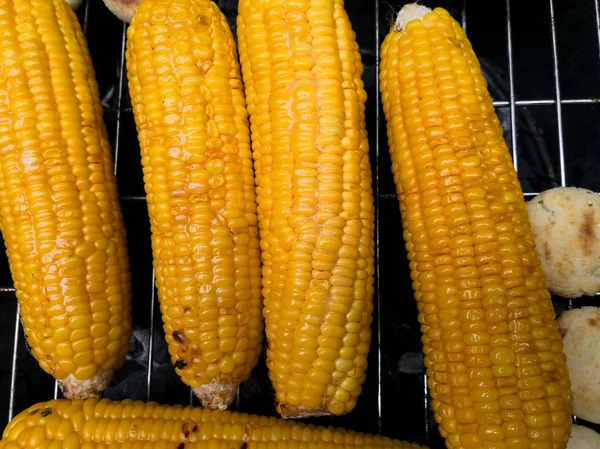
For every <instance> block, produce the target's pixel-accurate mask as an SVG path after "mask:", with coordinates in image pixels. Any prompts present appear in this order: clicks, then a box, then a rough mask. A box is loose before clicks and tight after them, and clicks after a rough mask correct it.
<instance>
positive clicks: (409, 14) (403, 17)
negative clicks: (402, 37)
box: [394, 3, 431, 31]
mask: <svg viewBox="0 0 600 449" xmlns="http://www.w3.org/2000/svg"><path fill="white" fill-rule="evenodd" d="M428 12H431V8H428V7H426V6H423V5H419V4H417V3H409V4H408V5H406V6H404V7H403V8H402V9H401V10H400V12H399V13H398V17H396V22H395V23H394V31H404V29H405V28H406V25H408V22H410V21H412V20H415V19H422V18H423V17H425V15H426V14H427V13H428Z"/></svg>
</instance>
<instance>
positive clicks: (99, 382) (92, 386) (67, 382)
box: [58, 369, 113, 399]
mask: <svg viewBox="0 0 600 449" xmlns="http://www.w3.org/2000/svg"><path fill="white" fill-rule="evenodd" d="M112 379H113V370H111V369H105V370H99V371H98V372H97V373H96V374H95V375H94V376H93V377H92V378H91V379H85V380H79V379H77V378H75V376H73V375H72V374H69V375H68V376H67V377H65V378H64V379H60V380H59V381H58V386H59V387H60V390H61V391H62V393H63V395H64V397H65V398H67V399H87V398H99V397H100V394H101V393H102V392H103V391H104V390H106V388H107V387H108V386H109V385H110V383H111V382H112Z"/></svg>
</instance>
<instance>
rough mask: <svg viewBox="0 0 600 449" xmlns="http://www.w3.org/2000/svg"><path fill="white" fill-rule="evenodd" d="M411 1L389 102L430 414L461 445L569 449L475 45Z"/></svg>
mask: <svg viewBox="0 0 600 449" xmlns="http://www.w3.org/2000/svg"><path fill="white" fill-rule="evenodd" d="M429 11H430V10H429V9H428V8H425V7H422V6H418V5H410V6H408V7H405V9H403V11H402V12H401V13H400V15H399V16H398V20H397V21H396V24H395V25H394V26H393V28H392V30H391V32H390V33H389V34H388V36H387V37H386V39H385V41H384V43H383V46H382V51H381V74H380V76H381V78H380V79H381V84H380V85H381V93H382V100H383V106H384V112H385V116H386V119H387V124H388V139H389V146H390V153H391V156H392V163H393V164H392V167H393V171H394V179H395V182H396V187H397V192H398V196H399V199H400V209H401V213H402V224H403V227H404V238H405V240H406V248H407V251H408V253H409V261H410V268H411V275H412V279H413V287H414V290H415V298H416V300H417V305H418V310H419V321H420V322H421V330H422V333H423V345H424V348H423V350H424V353H425V356H426V358H425V363H426V368H427V374H428V376H429V387H430V392H431V396H432V398H433V401H432V406H433V410H434V412H435V417H436V420H437V421H438V422H439V423H440V426H439V429H440V432H441V434H442V436H444V437H445V438H446V439H447V440H446V444H447V446H448V447H449V448H464V449H480V448H492V447H493V448H500V447H503V448H506V449H534V448H536V449H540V448H548V449H559V448H564V447H565V445H566V443H567V440H568V438H569V431H570V425H571V410H572V406H571V393H570V390H569V388H570V384H569V378H568V374H567V368H566V364H565V356H564V354H563V352H562V344H561V339H560V335H559V332H558V330H557V324H556V322H555V320H554V318H555V316H554V310H553V307H552V302H551V300H550V294H549V292H548V290H547V289H546V284H545V281H544V276H543V273H542V270H541V268H540V261H539V258H538V256H537V253H536V251H535V244H534V240H533V235H532V233H531V230H530V225H529V221H528V217H527V212H526V209H525V202H524V200H523V193H522V191H521V186H520V184H519V181H518V178H517V174H516V172H515V170H514V168H513V164H512V161H511V157H510V154H509V152H508V149H507V147H506V144H505V142H504V140H503V135H502V129H501V127H500V123H499V121H498V118H497V117H496V115H495V112H494V108H493V105H492V100H491V98H490V95H489V93H488V91H487V86H486V82H485V79H484V77H483V75H482V72H481V69H480V66H479V63H478V61H477V58H476V56H475V54H474V52H473V49H472V47H471V44H470V43H469V41H468V39H467V37H466V36H465V34H464V32H463V31H462V29H461V27H460V26H459V25H458V23H456V22H455V21H454V20H453V19H452V18H451V17H450V15H449V14H448V13H447V12H446V11H445V10H443V9H436V10H434V11H433V12H429Z"/></svg>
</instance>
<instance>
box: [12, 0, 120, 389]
mask: <svg viewBox="0 0 600 449" xmlns="http://www.w3.org/2000/svg"><path fill="white" fill-rule="evenodd" d="M0 93H1V95H0V96H1V98H2V99H1V100H0V229H1V230H2V235H3V237H4V241H5V243H6V249H7V254H8V259H9V263H10V269H11V273H12V277H13V280H14V285H15V288H16V292H17V298H18V299H19V304H20V306H21V321H22V323H23V328H24V330H25V334H26V336H27V343H28V344H29V346H30V348H31V352H32V353H33V355H34V356H35V357H36V359H37V360H38V361H39V363H40V366H41V367H42V368H43V369H44V370H45V371H46V372H48V373H50V374H52V375H53V376H54V377H55V378H56V379H57V380H58V381H59V383H60V386H61V388H62V390H63V393H64V394H65V396H67V397H73V398H75V397H88V396H90V395H96V394H98V392H99V391H101V390H103V389H104V388H105V387H106V386H107V385H108V384H109V383H110V380H111V378H112V373H113V370H114V369H116V368H118V367H119V366H120V365H122V364H123V362H124V360H125V355H126V354H127V350H128V342H129V338H130V336H131V322H130V274H129V265H128V258H127V247H126V243H125V229H124V227H123V221H122V217H121V211H120V209H119V203H118V199H117V187H116V183H115V177H114V176H113V173H112V166H113V162H112V154H111V150H110V146H109V143H108V139H107V136H106V129H105V126H104V122H103V118H102V114H103V113H102V106H101V104H100V99H99V95H98V86H97V83H96V80H95V78H94V69H93V67H92V63H91V60H90V56H89V53H88V49H87V44H86V42H85V38H84V36H83V34H82V32H81V29H80V27H79V23H78V21H77V18H76V16H75V14H74V13H73V11H72V10H71V8H70V7H69V6H68V5H67V3H66V2H65V1H64V0H6V1H4V2H2V3H0Z"/></svg>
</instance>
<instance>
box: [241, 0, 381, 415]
mask: <svg viewBox="0 0 600 449" xmlns="http://www.w3.org/2000/svg"><path fill="white" fill-rule="evenodd" d="M237 23H238V41H239V48H240V61H241V64H242V75H243V78H244V85H245V93H246V100H247V103H248V111H249V112H250V121H251V124H252V150H253V156H254V164H255V170H256V183H257V197H258V223H259V229H260V238H261V248H262V262H263V268H262V274H263V295H264V297H265V312H264V315H265V321H266V334H267V339H268V347H267V365H268V368H269V373H270V377H271V380H272V381H273V384H274V387H275V391H276V394H277V399H276V404H277V410H278V411H279V413H280V414H281V415H283V416H284V417H288V418H291V417H302V416H311V415H324V414H334V415H338V414H343V413H347V412H349V411H350V410H351V409H352V408H353V407H354V404H355V403H356V399H357V397H358V395H359V394H360V391H361V384H362V382H363V381H364V372H365V371H366V368H367V367H366V360H367V359H366V357H363V355H365V354H366V353H367V351H368V347H369V343H370V338H371V333H370V325H371V313H372V310H373V306H372V295H373V273H374V268H373V257H374V241H373V229H374V216H373V212H374V210H373V197H372V189H371V168H370V165H369V152H368V141H367V133H366V129H365V117H364V113H365V100H366V94H365V91H364V87H363V82H362V80H361V75H362V71H363V67H362V64H361V60H360V54H359V51H358V44H357V43H356V39H355V35H354V32H353V31H352V28H351V25H350V22H349V20H348V16H347V15H346V12H345V10H344V5H343V1H342V0H326V1H320V0H319V1H318V0H298V1H292V2H287V1H281V0H276V1H268V2H266V1H257V0H241V1H240V3H239V14H238V21H237ZM357 352H358V354H359V356H360V357H359V356H355V355H354V354H355V353H357ZM336 362H338V363H339V365H340V368H342V369H341V370H340V371H337V370H336ZM315 382H317V383H318V384H319V385H320V386H319V387H317V388H315ZM330 387H331V388H330Z"/></svg>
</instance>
